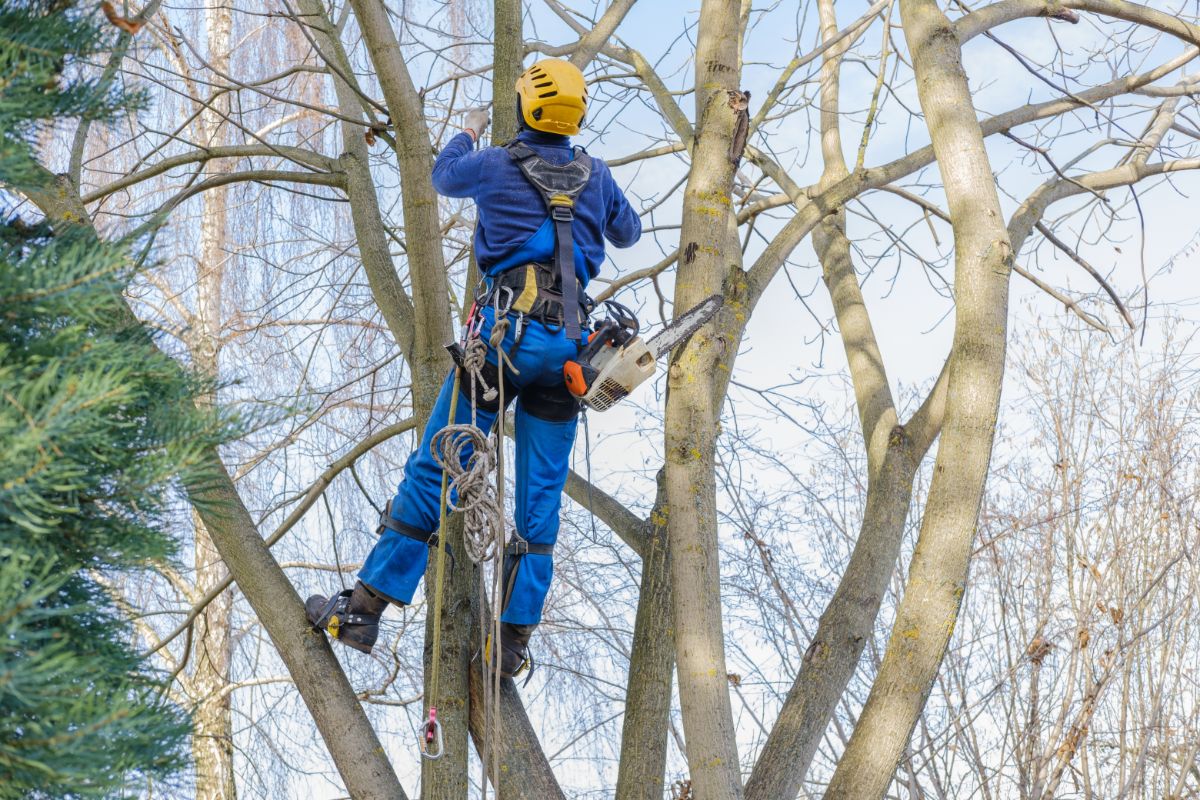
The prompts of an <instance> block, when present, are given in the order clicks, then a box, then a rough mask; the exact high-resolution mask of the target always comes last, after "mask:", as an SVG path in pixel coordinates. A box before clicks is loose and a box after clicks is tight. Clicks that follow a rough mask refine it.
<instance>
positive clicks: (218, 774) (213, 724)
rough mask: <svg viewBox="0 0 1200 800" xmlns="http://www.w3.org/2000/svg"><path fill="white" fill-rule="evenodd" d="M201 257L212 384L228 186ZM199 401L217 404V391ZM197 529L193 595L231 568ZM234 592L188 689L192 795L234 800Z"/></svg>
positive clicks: (210, 13) (225, 59)
mask: <svg viewBox="0 0 1200 800" xmlns="http://www.w3.org/2000/svg"><path fill="white" fill-rule="evenodd" d="M205 21H206V26H207V29H208V30H207V33H208V36H207V40H208V52H209V59H210V60H211V61H212V63H213V65H214V67H215V68H216V69H218V70H220V71H222V72H225V73H228V72H229V64H230V60H231V59H230V44H231V38H232V31H233V10H232V8H231V7H230V6H216V7H213V8H210V9H207V10H206V11H205ZM230 99H231V95H230V94H229V93H228V92H223V93H221V94H220V95H219V96H218V97H215V98H213V99H212V101H211V102H210V104H209V105H208V106H206V107H205V108H204V110H203V111H202V112H201V114H200V118H199V119H198V121H197V123H198V124H197V127H198V129H199V130H198V133H199V141H200V142H201V143H202V144H203V145H204V146H205V147H221V146H224V145H228V144H229V138H230V137H229V130H230V126H229V124H228V123H227V119H228V117H229V112H230ZM231 164H232V162H230V161H229V160H226V159H214V160H212V161H209V162H207V164H206V165H205V174H206V176H207V177H214V176H217V175H222V174H227V173H228V172H229V170H230V166H231ZM202 203H203V204H202V211H201V219H200V257H199V260H198V262H197V264H196V272H197V276H196V307H195V310H194V313H193V317H192V320H191V326H190V330H189V332H188V337H187V338H188V349H189V350H190V351H191V357H192V364H193V366H194V368H195V369H196V370H198V371H199V372H200V374H202V375H205V376H208V377H211V378H212V379H213V380H214V381H215V380H217V376H218V375H219V374H220V372H219V369H220V352H221V333H222V326H223V322H224V320H223V314H222V305H223V304H222V299H223V291H222V289H223V284H224V279H225V262H226V259H227V258H228V254H227V251H226V241H227V234H228V217H229V187H228V186H220V187H218V188H216V189H213V190H211V191H209V192H206V193H205V194H204V195H203V197H202ZM201 402H204V403H208V404H211V405H215V404H216V402H217V398H216V397H215V394H209V395H205V396H204V397H202V398H201ZM192 520H193V524H194V526H195V542H194V546H195V553H194V563H195V568H196V579H195V583H194V589H195V594H196V596H197V597H202V596H205V595H207V594H208V593H209V592H210V591H211V590H212V589H213V588H214V587H216V586H218V585H220V584H222V583H224V582H225V580H226V579H227V578H228V577H229V570H228V568H227V567H226V566H225V562H223V561H222V560H221V555H220V553H219V552H218V551H217V548H216V545H214V544H213V541H212V537H211V536H210V535H209V532H208V529H207V528H206V527H205V526H204V521H203V520H202V519H201V518H200V515H199V514H198V513H195V512H194V511H193V513H192ZM232 612H233V592H232V591H231V590H229V589H226V590H225V591H223V592H221V593H220V594H219V595H217V597H216V598H215V599H214V600H213V601H212V603H210V604H209V605H208V607H207V608H205V609H204V612H203V613H202V614H200V615H199V616H198V617H197V618H196V629H195V634H194V635H193V637H192V640H191V642H192V648H193V652H192V657H191V663H192V674H191V676H190V681H189V683H190V689H191V692H192V695H193V696H192V700H193V702H194V703H195V709H194V714H193V718H192V719H193V732H192V758H193V760H194V761H195V765H196V798H197V800H234V798H236V797H237V786H236V783H235V779H234V771H233V716H232V703H233V695H232V693H231V692H229V691H227V690H226V688H227V685H228V683H229V680H230V672H229V668H230V665H231V663H232V660H233V659H232V656H233V653H232V643H231V639H230V632H231V631H230V626H231V623H232Z"/></svg>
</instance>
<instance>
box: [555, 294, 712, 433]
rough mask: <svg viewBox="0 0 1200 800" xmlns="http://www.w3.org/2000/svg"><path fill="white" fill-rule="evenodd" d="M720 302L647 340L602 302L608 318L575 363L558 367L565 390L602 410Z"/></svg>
mask: <svg viewBox="0 0 1200 800" xmlns="http://www.w3.org/2000/svg"><path fill="white" fill-rule="evenodd" d="M723 302H724V298H722V297H721V296H720V295H717V294H714V295H713V296H711V297H709V298H708V299H706V300H704V301H702V302H701V303H699V304H698V305H697V306H695V307H694V308H691V309H689V310H688V311H685V312H684V313H683V314H680V315H679V316H678V317H676V318H675V319H673V320H672V321H671V322H669V323H667V326H666V327H665V328H663V329H662V330H661V331H659V332H658V333H656V334H655V335H654V336H653V337H651V338H650V340H649V341H644V340H643V339H642V338H641V337H640V336H638V333H639V332H640V330H641V328H640V326H639V325H638V321H637V317H635V316H634V314H633V312H632V311H630V310H629V309H628V308H626V307H625V306H623V305H621V304H620V303H616V302H614V301H612V300H608V301H605V303H604V306H605V308H606V309H607V310H608V316H607V317H606V318H605V319H604V320H603V321H602V322H600V323H599V324H598V325H597V326H596V330H595V331H594V332H593V333H592V335H591V336H590V337H589V338H588V343H587V344H586V345H584V346H583V349H582V350H580V351H579V355H578V357H576V359H575V360H574V361H568V362H567V363H566V364H564V365H563V377H564V378H565V379H566V382H567V389H568V390H570V392H571V394H573V395H575V396H576V397H578V398H579V399H580V400H582V401H583V402H584V404H585V405H586V406H587V407H588V408H593V409H595V410H596V411H607V410H608V409H610V408H612V407H613V406H615V405H616V404H617V403H619V402H620V401H621V400H623V399H624V398H625V397H627V396H628V395H629V393H630V392H632V391H633V390H634V389H636V388H637V387H638V386H639V385H641V384H642V383H644V382H646V381H647V380H649V379H650V377H651V376H653V375H654V365H655V363H656V362H657V361H658V359H659V357H660V356H663V355H666V354H667V353H669V352H671V350H673V349H674V348H676V347H678V346H679V345H681V344H683V343H684V342H686V341H687V340H688V339H689V338H690V337H691V335H692V334H693V333H695V332H696V331H698V330H700V328H701V326H703V325H704V323H706V322H708V321H709V320H710V319H712V318H713V316H714V315H715V314H716V313H717V311H719V310H720V309H721V304H722V303H723Z"/></svg>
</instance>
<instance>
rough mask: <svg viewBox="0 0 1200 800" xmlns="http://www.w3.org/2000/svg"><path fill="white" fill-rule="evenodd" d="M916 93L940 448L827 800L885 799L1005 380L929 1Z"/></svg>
mask: <svg viewBox="0 0 1200 800" xmlns="http://www.w3.org/2000/svg"><path fill="white" fill-rule="evenodd" d="M900 10H901V14H902V16H903V21H904V33H905V39H906V41H907V42H908V46H909V50H910V51H911V53H912V56H913V67H914V70H915V73H916V79H917V92H918V96H919V98H920V101H921V108H922V110H923V111H924V113H925V117H926V124H927V126H928V128H929V133H930V137H931V139H932V142H933V149H934V153H935V154H936V156H937V160H938V167H939V169H940V171H941V173H942V177H943V180H944V184H945V190H946V197H947V200H948V203H949V209H950V217H951V221H952V225H953V228H954V244H955V280H954V291H955V330H954V341H953V345H952V348H951V354H950V360H949V364H948V395H947V401H946V420H945V426H944V430H943V433H942V442H941V445H940V446H939V448H938V456H937V460H936V462H935V464H934V476H933V481H932V484H931V485H930V492H929V501H928V503H927V504H926V508H925V516H924V519H923V521H922V525H921V533H920V537H919V538H918V541H917V547H916V551H915V552H914V554H913V559H912V564H911V566H910V568H909V575H908V580H907V583H906V585H905V592H904V599H903V600H902V601H901V604H900V607H899V609H898V611H897V614H896V622H895V625H894V626H893V628H892V635H891V639H890V641H889V642H888V648H887V652H886V654H885V656H884V660H883V664H882V665H881V666H880V669H879V674H878V676H877V677H876V679H875V683H874V685H873V686H872V687H871V693H870V695H869V696H868V698H867V703H866V706H865V707H864V708H863V712H862V715H861V716H860V718H859V722H858V725H857V726H856V727H855V730H854V734H853V735H852V737H851V739H850V742H849V744H848V745H847V746H846V751H845V753H844V754H843V756H842V759H841V761H840V762H839V764H838V767H837V770H836V771H835V772H834V775H833V778H832V780H831V782H830V785H829V788H828V790H827V792H826V795H825V796H826V798H831V799H832V798H837V799H838V800H842V799H843V798H844V800H851V798H853V800H873V799H874V798H882V797H883V796H884V793H885V792H886V791H887V787H888V785H889V784H890V783H891V780H892V774H893V772H894V770H895V767H896V764H897V763H898V762H899V760H900V756H901V754H902V753H903V751H904V748H905V746H906V744H907V742H908V739H909V736H910V735H911V734H912V730H913V727H914V726H915V724H916V721H917V718H918V716H919V715H920V713H921V710H922V708H924V705H925V701H926V699H927V698H928V696H929V691H930V688H931V687H932V685H933V681H934V679H935V677H936V676H937V671H938V668H939V666H940V665H941V662H942V658H943V656H944V655H945V651H946V647H947V645H948V644H949V641H950V637H951V635H952V634H953V632H954V624H955V621H956V620H957V618H958V611H959V608H960V605H961V603H962V598H963V594H964V593H965V591H966V580H967V569H968V565H969V561H970V556H971V547H972V543H973V541H974V533H975V525H976V522H977V519H978V514H979V505H980V501H981V499H982V496H983V486H984V481H985V479H986V477H987V467H988V462H989V460H990V458H991V448H992V442H993V438H994V432H995V424H996V416H997V411H998V408H999V402H1000V389H1001V383H1002V379H1003V376H1004V350H1005V339H1006V334H1007V316H1008V277H1009V274H1010V271H1011V269H1012V261H1013V254H1012V248H1011V246H1010V244H1009V236H1008V232H1007V231H1006V230H1005V228H1004V224H1003V217H1002V216H1001V213H1000V203H999V199H998V197H997V194H996V188H995V182H994V179H993V177H992V172H991V167H990V165H989V163H988V158H987V152H986V150H985V149H984V144H983V133H982V131H981V130H980V127H979V123H978V121H977V119H976V117H975V112H974V105H973V104H972V102H971V94H970V91H969V89H968V86H967V80H966V75H965V73H964V72H963V68H962V53H961V49H960V46H959V43H958V40H957V38H956V37H955V35H954V29H953V26H952V25H951V24H950V21H949V20H948V19H947V18H946V16H945V15H944V14H943V13H942V12H941V10H940V9H939V8H938V7H937V5H936V3H934V2H933V0H901V2H900Z"/></svg>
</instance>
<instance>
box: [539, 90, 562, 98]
mask: <svg viewBox="0 0 1200 800" xmlns="http://www.w3.org/2000/svg"><path fill="white" fill-rule="evenodd" d="M557 95H558V92H557V91H555V90H554V89H551V90H550V91H548V92H542V93H541V94H539V95H538V97H556V96H557Z"/></svg>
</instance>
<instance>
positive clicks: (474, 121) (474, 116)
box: [463, 106, 492, 142]
mask: <svg viewBox="0 0 1200 800" xmlns="http://www.w3.org/2000/svg"><path fill="white" fill-rule="evenodd" d="M491 121H492V119H491V117H490V116H488V110H487V106H479V107H478V108H472V109H470V110H469V111H467V116H466V119H465V121H464V122H463V130H464V131H470V132H471V136H472V137H473V138H474V139H475V141H477V142H478V141H479V137H480V136H482V135H483V132H484V131H486V130H487V126H488V125H489V124H491Z"/></svg>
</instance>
